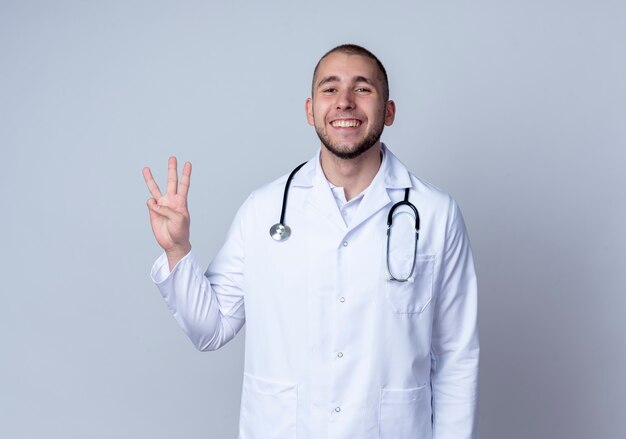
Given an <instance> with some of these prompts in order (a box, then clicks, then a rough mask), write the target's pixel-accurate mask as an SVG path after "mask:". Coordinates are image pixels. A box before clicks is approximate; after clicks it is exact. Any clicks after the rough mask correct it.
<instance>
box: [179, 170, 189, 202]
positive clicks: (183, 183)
mask: <svg viewBox="0 0 626 439" xmlns="http://www.w3.org/2000/svg"><path fill="white" fill-rule="evenodd" d="M190 183H191V163H190V162H187V163H185V166H183V175H182V176H181V177H180V185H179V186H178V193H179V194H180V195H182V196H183V197H185V198H187V194H188V193H189V184H190Z"/></svg>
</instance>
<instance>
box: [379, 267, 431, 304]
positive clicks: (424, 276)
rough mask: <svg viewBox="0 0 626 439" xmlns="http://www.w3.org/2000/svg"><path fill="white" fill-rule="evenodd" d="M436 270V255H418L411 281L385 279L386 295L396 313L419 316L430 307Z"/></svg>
mask: <svg viewBox="0 0 626 439" xmlns="http://www.w3.org/2000/svg"><path fill="white" fill-rule="evenodd" d="M411 259H412V258H411ZM409 264H410V262H409ZM434 269H435V256H434V255H417V257H416V258H415V270H414V271H413V275H412V276H411V278H410V279H409V280H407V281H406V282H398V281H396V280H392V279H389V276H388V275H387V276H386V277H385V279H386V280H385V295H386V296H387V300H388V301H389V303H390V304H391V307H392V308H393V310H394V311H395V312H396V313H398V314H417V313H421V312H423V311H424V310H425V309H426V308H427V307H428V305H429V304H430V301H431V300H432V298H433V276H434ZM385 273H386V271H385Z"/></svg>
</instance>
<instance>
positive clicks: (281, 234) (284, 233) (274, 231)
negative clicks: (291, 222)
mask: <svg viewBox="0 0 626 439" xmlns="http://www.w3.org/2000/svg"><path fill="white" fill-rule="evenodd" d="M270 236H271V237H272V239H273V240H274V241H278V242H280V241H286V240H287V238H289V237H290V236H291V229H290V228H289V226H288V225H285V224H281V223H276V224H274V225H273V226H272V227H270Z"/></svg>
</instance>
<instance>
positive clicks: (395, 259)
mask: <svg viewBox="0 0 626 439" xmlns="http://www.w3.org/2000/svg"><path fill="white" fill-rule="evenodd" d="M305 107H306V116H307V121H308V123H309V124H310V125H312V126H314V127H315V131H316V132H317V135H318V137H319V139H320V141H321V145H320V148H319V150H318V152H317V153H316V154H315V156H314V157H313V158H312V159H311V160H309V161H308V162H307V163H306V164H304V165H303V166H301V167H298V168H296V169H295V170H294V171H293V172H291V173H290V174H289V175H285V176H283V177H281V178H279V179H277V180H276V181H274V182H272V183H270V184H268V185H266V186H264V187H262V188H260V189H258V190H256V191H255V192H253V193H252V194H251V195H250V196H249V197H248V199H247V200H246V202H245V203H244V204H243V206H242V207H241V208H240V209H239V211H238V213H237V215H236V217H235V219H234V221H233V224H232V226H231V228H230V231H229V233H228V235H227V237H226V242H225V244H224V246H223V247H222V249H221V250H220V251H219V252H218V254H217V255H216V256H215V258H214V259H213V261H212V262H211V263H210V265H209V267H208V269H207V270H206V272H204V273H203V270H202V269H201V268H200V267H199V265H198V263H197V261H196V259H195V257H194V254H193V251H192V250H191V243H190V240H189V211H188V209H187V192H188V189H189V185H190V177H191V164H190V163H186V164H185V166H184V168H183V173H182V178H181V181H180V184H179V182H178V175H177V170H176V159H175V158H174V157H171V158H170V160H169V163H168V168H169V169H168V184H167V192H166V194H165V195H163V194H161V192H160V191H159V188H158V186H157V184H156V183H155V181H154V179H153V178H152V175H151V172H150V170H149V169H148V168H145V169H144V177H145V179H146V183H147V185H148V188H149V190H150V192H151V194H152V198H150V199H149V200H148V207H149V212H150V221H151V225H152V229H153V232H154V234H155V237H156V239H157V242H158V243H159V245H160V246H161V247H162V248H163V249H164V253H163V255H161V256H160V257H159V259H157V261H156V262H155V264H154V266H153V268H152V273H151V275H152V278H153V280H154V282H155V283H156V284H157V286H158V287H159V290H160V291H161V294H162V295H163V297H164V298H165V300H166V302H167V304H168V307H169V308H170V309H171V310H172V313H173V315H174V317H175V319H176V320H177V321H178V322H179V324H180V325H181V327H182V328H183V330H184V331H185V332H186V333H187V335H188V336H189V338H190V339H191V340H192V342H193V343H194V344H195V346H196V347H197V348H198V349H200V350H214V349H217V348H219V347H221V346H223V345H224V344H225V343H227V342H228V341H229V340H230V339H232V338H233V337H234V336H235V335H236V334H237V332H238V331H239V330H240V329H241V328H242V326H243V325H244V323H245V324H246V327H247V330H246V348H245V349H246V360H245V373H244V377H243V392H242V401H241V413H240V429H239V431H240V432H239V437H240V439H269V438H275V439H290V438H294V439H295V438H299V439H302V438H307V439H309V438H310V439H324V438H350V439H354V438H359V439H360V438H364V439H374V438H392V439H409V438H411V439H417V438H437V439H465V438H476V437H478V433H477V428H476V404H477V374H478V356H479V347H478V333H477V297H476V296H477V294H476V277H475V273H474V267H473V261H472V255H471V250H470V246H469V240H468V237H467V234H466V231H465V226H464V223H463V219H462V216H461V213H460V211H459V209H458V206H457V204H456V203H455V201H454V200H453V199H452V198H451V197H450V196H449V195H447V194H445V193H443V192H441V191H440V190H438V189H437V188H435V187H434V186H432V185H430V184H428V183H426V182H424V181H423V180H421V179H419V178H417V177H415V176H414V175H412V174H411V173H410V172H409V171H408V170H407V169H406V168H405V166H404V165H403V164H402V163H401V162H400V161H399V160H398V159H397V158H396V157H395V156H394V155H393V154H392V153H391V151H390V150H389V149H388V148H387V147H386V146H385V145H384V144H382V143H381V141H380V137H381V134H382V132H383V129H384V127H385V126H389V125H391V124H392V123H393V121H394V117H395V113H396V107H395V104H394V102H393V101H391V100H389V85H388V80H387V74H386V72H385V69H384V67H383V65H382V64H381V63H380V61H379V60H378V59H377V58H376V57H375V56H374V55H373V54H372V53H371V52H369V51H367V50H366V49H364V48H362V47H360V46H356V45H342V46H338V47H336V48H334V49H332V50H331V51H329V52H328V53H326V54H325V55H324V56H323V57H322V58H321V59H320V61H319V63H318V65H317V66H316V68H315V71H314V74H313V81H312V93H311V97H310V98H308V99H307V100H306V104H305ZM281 206H283V214H282V215H281V220H280V224H276V225H274V226H272V224H274V223H275V221H276V216H277V212H279V211H280V207H281ZM270 226H272V227H271V229H270ZM268 229H270V232H269V233H268Z"/></svg>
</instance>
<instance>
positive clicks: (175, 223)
mask: <svg viewBox="0 0 626 439" xmlns="http://www.w3.org/2000/svg"><path fill="white" fill-rule="evenodd" d="M143 178H144V180H146V184H147V185H148V190H149V191H150V193H151V194H152V198H150V199H148V202H147V204H148V210H149V212H150V225H151V226H152V232H153V233H154V237H155V238H156V240H157V242H158V243H159V245H160V246H161V247H162V248H163V250H165V252H166V253H167V257H168V260H169V263H170V269H172V268H173V266H174V265H176V263H177V262H178V261H179V260H180V259H181V258H182V257H183V256H185V255H186V254H187V253H189V251H190V250H191V243H190V242H189V223H190V217H189V209H188V208H187V194H188V192H189V184H190V180H191V163H189V162H187V163H185V166H184V167H183V175H182V176H181V179H180V184H179V183H178V171H177V163H176V157H170V158H169V159H168V161H167V192H166V193H165V195H162V194H161V191H160V190H159V186H158V185H157V184H156V182H155V181H154V178H153V177H152V172H150V168H147V167H146V168H143Z"/></svg>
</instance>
